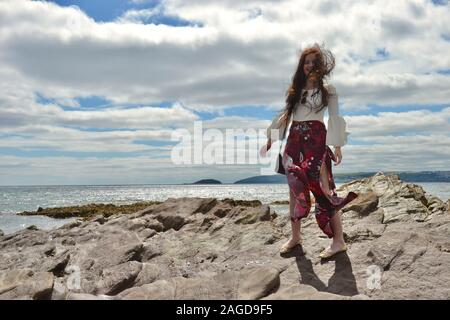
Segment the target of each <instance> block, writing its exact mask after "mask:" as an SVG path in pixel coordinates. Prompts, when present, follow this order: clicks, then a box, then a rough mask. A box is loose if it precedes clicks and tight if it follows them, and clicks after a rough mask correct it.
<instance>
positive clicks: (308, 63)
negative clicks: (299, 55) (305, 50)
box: [303, 53, 315, 76]
mask: <svg viewBox="0 0 450 320" xmlns="http://www.w3.org/2000/svg"><path fill="white" fill-rule="evenodd" d="M314 56H315V55H314V53H310V54H308V55H307V56H306V57H305V63H304V64H303V72H304V73H305V75H306V76H308V74H309V73H310V72H311V70H313V68H314Z"/></svg>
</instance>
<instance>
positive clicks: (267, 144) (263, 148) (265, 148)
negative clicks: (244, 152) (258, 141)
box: [259, 139, 272, 157]
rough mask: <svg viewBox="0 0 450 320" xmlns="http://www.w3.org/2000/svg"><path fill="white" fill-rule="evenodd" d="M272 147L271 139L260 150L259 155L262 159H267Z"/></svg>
mask: <svg viewBox="0 0 450 320" xmlns="http://www.w3.org/2000/svg"><path fill="white" fill-rule="evenodd" d="M270 147H272V141H271V140H270V139H269V140H267V143H266V144H265V145H263V146H262V147H261V150H259V155H260V156H261V157H265V156H266V154H267V151H269V150H270Z"/></svg>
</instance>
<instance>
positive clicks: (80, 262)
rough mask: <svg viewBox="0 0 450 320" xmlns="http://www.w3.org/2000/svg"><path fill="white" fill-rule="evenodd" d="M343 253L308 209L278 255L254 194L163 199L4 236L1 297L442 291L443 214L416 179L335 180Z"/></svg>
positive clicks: (355, 295) (447, 258) (447, 223)
mask: <svg viewBox="0 0 450 320" xmlns="http://www.w3.org/2000/svg"><path fill="white" fill-rule="evenodd" d="M349 191H355V192H358V193H359V197H358V198H357V199H355V200H354V201H352V202H350V203H349V204H348V205H347V206H346V207H344V208H343V209H342V223H343V230H344V237H345V239H346V242H347V244H348V248H349V249H348V251H347V252H346V253H342V254H339V255H337V256H335V257H334V258H332V259H329V260H327V261H323V260H321V259H320V258H319V253H320V251H321V250H322V249H323V248H325V247H326V246H328V244H329V243H330V240H329V239H328V238H327V237H326V236H325V235H324V234H323V233H322V232H321V230H320V229H319V228H318V226H317V223H316V221H315V218H314V214H310V216H309V217H307V218H305V219H304V220H303V221H302V237H303V239H304V241H303V246H302V247H298V248H296V249H295V250H293V251H292V252H291V253H290V254H287V255H283V256H281V255H280V254H279V248H280V246H281V245H282V244H283V243H284V242H285V241H286V240H287V238H288V237H289V235H290V233H291V230H290V229H291V226H290V223H289V219H288V217H286V216H285V215H279V214H277V213H276V212H274V211H273V209H272V208H270V207H269V206H268V205H264V204H261V203H260V202H258V201H237V200H233V199H224V200H218V199H214V198H170V199H167V200H166V201H165V202H163V203H154V204H152V205H150V206H148V207H146V208H144V209H141V210H138V211H136V212H134V213H129V214H126V215H109V214H105V215H98V216H95V217H93V218H92V219H91V220H90V221H74V222H71V223H69V224H66V225H64V226H63V227H61V228H59V229H55V230H51V231H43V230H36V229H25V230H21V231H19V232H16V233H13V234H8V235H4V236H3V237H1V238H0V279H1V280H0V298H1V299H55V300H58V299H72V300H90V299H410V298H412V299H416V298H420V299H449V298H450V292H449V289H448V285H447V284H448V279H449V278H450V268H449V266H450V240H449V239H450V237H449V235H450V214H449V212H448V211H447V210H448V201H447V203H444V202H442V200H440V199H439V198H436V197H434V196H432V195H428V194H426V193H425V192H424V191H423V189H422V188H421V187H420V186H417V185H413V184H405V183H403V182H402V181H400V180H399V179H398V177H396V176H385V175H384V174H382V173H378V174H376V175H374V176H373V177H370V178H367V179H362V180H356V181H353V182H351V183H348V184H345V185H343V186H342V187H341V188H339V189H338V195H345V194H346V193H347V192H349Z"/></svg>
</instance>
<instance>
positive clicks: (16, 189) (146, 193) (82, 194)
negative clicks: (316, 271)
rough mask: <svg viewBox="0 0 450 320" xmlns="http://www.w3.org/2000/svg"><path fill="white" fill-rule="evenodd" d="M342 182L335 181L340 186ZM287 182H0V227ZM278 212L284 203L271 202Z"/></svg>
mask: <svg viewBox="0 0 450 320" xmlns="http://www.w3.org/2000/svg"><path fill="white" fill-rule="evenodd" d="M408 183H414V184H417V185H419V186H421V187H422V188H423V189H424V191H425V192H426V193H427V194H430V195H434V196H437V197H438V198H440V199H441V200H442V201H444V202H445V201H447V200H448V199H449V198H450V183H449V182H408ZM342 184H343V183H338V182H337V183H336V187H340V186H341V185H342ZM288 191H289V189H288V185H287V184H286V183H283V184H275V183H268V184H255V183H252V184H234V183H228V184H227V183H223V184H133V185H43V186H42V185H40V186H37V185H35V186H0V230H2V231H3V232H4V233H5V234H8V233H11V232H15V231H18V230H21V229H24V228H26V227H28V226H30V225H36V226H37V227H38V228H41V229H46V230H47V229H51V228H55V227H59V226H61V225H63V224H65V223H67V222H70V221H71V220H74V219H73V218H70V219H54V218H49V217H45V216H19V215H17V213H19V212H23V211H36V210H37V209H38V208H39V207H42V208H54V207H67V206H76V205H86V204H90V203H105V204H106V203H111V204H115V205H122V204H131V203H135V202H141V201H165V200H167V199H168V198H180V197H204V198H207V197H214V198H218V199H225V198H233V199H236V200H259V201H261V202H262V203H263V204H269V205H271V203H273V202H274V201H286V200H289V197H288V195H289V193H288ZM271 206H272V207H274V209H277V210H278V212H280V213H286V212H287V205H271Z"/></svg>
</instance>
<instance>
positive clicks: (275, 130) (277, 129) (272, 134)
mask: <svg viewBox="0 0 450 320" xmlns="http://www.w3.org/2000/svg"><path fill="white" fill-rule="evenodd" d="M281 115H282V112H280V113H278V114H277V115H276V116H275V118H273V120H272V123H271V124H270V126H269V127H268V128H267V130H266V137H267V139H271V140H272V142H275V141H278V140H283V139H284V136H283V132H284V131H285V129H286V125H285V124H284V123H283V124H280V123H279V122H278V121H279V120H280V117H281ZM291 118H292V116H291Z"/></svg>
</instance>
